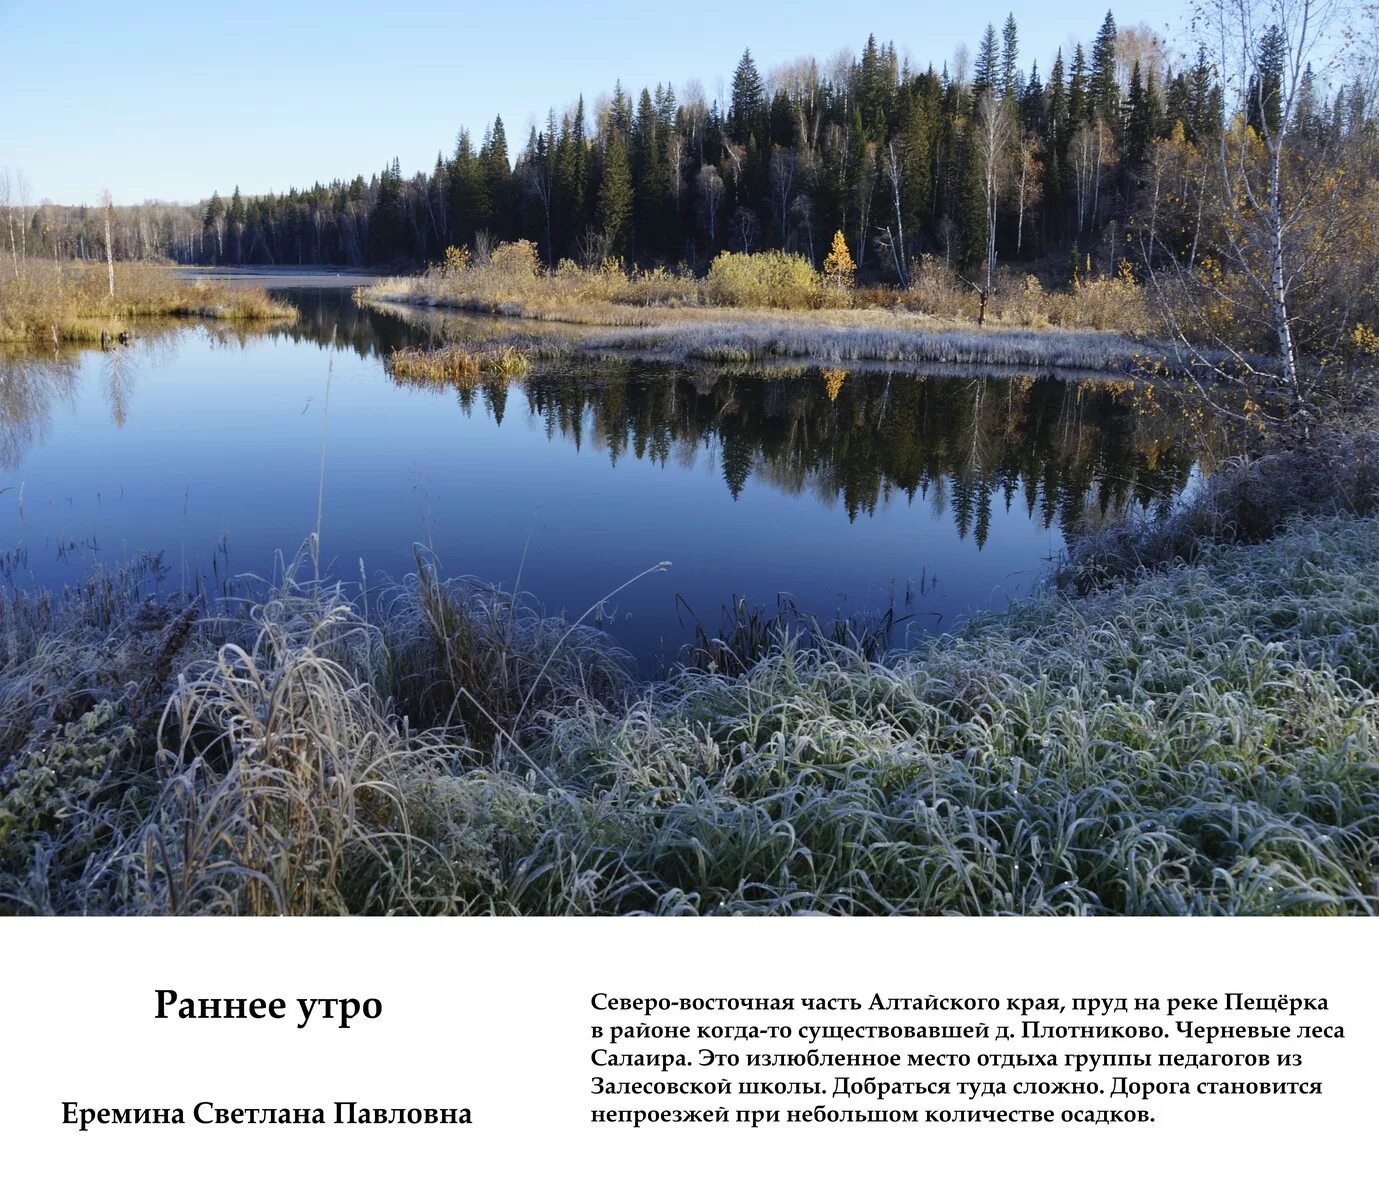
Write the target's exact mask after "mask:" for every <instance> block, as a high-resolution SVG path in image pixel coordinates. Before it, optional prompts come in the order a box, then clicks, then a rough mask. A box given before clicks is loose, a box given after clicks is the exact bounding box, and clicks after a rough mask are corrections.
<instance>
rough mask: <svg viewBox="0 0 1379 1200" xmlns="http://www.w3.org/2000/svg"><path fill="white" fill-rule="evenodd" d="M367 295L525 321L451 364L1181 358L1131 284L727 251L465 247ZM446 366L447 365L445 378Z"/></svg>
mask: <svg viewBox="0 0 1379 1200" xmlns="http://www.w3.org/2000/svg"><path fill="white" fill-rule="evenodd" d="M355 294H356V299H357V300H358V301H359V302H360V303H363V304H366V305H371V306H375V307H378V308H381V309H385V310H387V311H391V312H394V313H397V314H399V315H403V316H408V315H413V314H416V310H418V309H432V310H451V311H456V312H463V313H473V314H478V315H483V316H492V317H499V318H503V319H505V320H508V321H511V322H513V323H514V325H515V326H517V328H515V329H514V331H513V334H512V337H511V341H510V343H509V344H508V345H506V346H500V345H496V344H493V343H492V342H490V343H488V344H473V343H469V342H467V341H466V340H465V339H464V338H463V337H462V336H461V338H460V339H459V340H458V342H457V343H456V342H452V344H449V345H446V346H445V347H444V348H443V350H441V351H440V352H439V353H440V356H441V357H442V358H443V357H445V356H447V355H448V356H449V357H450V360H451V361H452V362H453V361H454V360H455V357H456V355H457V354H458V353H461V352H468V353H469V354H470V355H472V356H474V357H475V358H477V359H495V360H496V359H498V358H500V357H501V354H502V351H503V350H504V349H506V350H507V351H509V352H510V353H512V354H520V355H524V356H525V357H527V358H528V359H529V360H530V359H532V358H544V357H555V356H563V355H568V354H584V355H592V356H599V355H606V354H620V355H627V356H630V357H642V358H656V359H667V360H672V361H690V360H699V361H709V362H718V363H754V362H768V361H772V360H779V359H782V358H788V359H799V360H807V361H809V362H812V363H821V364H828V363H844V362H846V363H888V364H915V365H919V364H924V363H936V364H940V365H944V364H946V365H971V366H993V367H1010V368H1028V369H1031V370H1054V371H1057V370H1075V371H1115V372H1131V371H1158V370H1162V369H1163V368H1164V364H1165V362H1166V361H1167V359H1168V358H1169V357H1170V356H1171V353H1172V352H1171V349H1170V348H1168V347H1166V346H1165V345H1163V344H1160V343H1158V342H1156V341H1155V340H1154V339H1153V338H1152V337H1151V336H1150V335H1151V334H1152V333H1153V332H1154V331H1155V329H1156V326H1155V323H1154V321H1153V319H1152V317H1151V315H1150V306H1149V304H1148V302H1147V300H1146V298H1145V296H1144V294H1143V291H1142V289H1141V288H1140V287H1139V285H1138V284H1136V283H1135V282H1134V281H1133V280H1132V279H1130V278H1129V277H1128V276H1122V277H1117V278H1112V279H1092V280H1088V281H1086V282H1078V283H1074V284H1073V285H1072V287H1071V288H1070V289H1069V290H1067V291H1065V292H1046V291H1045V290H1044V289H1043V287H1042V286H1041V285H1040V283H1039V282H1038V280H1037V279H1035V278H1034V277H1033V276H1027V277H1025V278H1023V279H1021V280H1018V281H1011V280H1005V281H1003V286H1002V288H1001V289H1000V290H999V291H997V292H995V293H994V294H993V296H992V297H991V298H990V308H989V309H987V307H986V304H985V303H984V302H983V300H982V299H981V298H979V297H978V296H977V295H976V294H975V293H974V292H973V290H972V289H971V287H970V286H969V285H967V284H965V283H964V281H963V280H961V279H960V278H959V277H958V275H957V274H956V273H955V272H953V271H951V270H949V269H948V268H946V267H945V266H944V265H943V264H942V263H941V262H937V261H933V260H930V261H928V262H926V263H924V264H921V266H920V267H919V268H918V270H917V277H916V280H915V283H914V284H913V285H912V286H911V287H910V288H908V289H903V290H902V289H896V288H889V287H869V288H855V287H854V286H853V285H852V283H851V282H850V272H846V273H837V272H835V273H834V275H832V276H830V274H829V273H828V272H827V271H824V272H820V271H816V270H815V269H814V268H813V267H812V266H811V265H810V264H809V262H808V261H807V260H806V259H804V258H802V257H800V256H797V255H791V254H784V253H780V252H763V253H756V254H722V255H720V256H719V257H718V258H717V259H715V260H714V262H713V263H712V264H711V266H710V268H709V271H708V274H707V275H706V276H705V277H704V278H703V279H698V278H696V277H694V276H693V275H692V274H690V273H688V272H675V271H668V270H666V269H664V268H656V269H652V270H648V271H638V270H633V271H630V272H629V271H628V270H626V269H625V268H624V267H623V265H622V264H621V263H619V262H615V261H612V260H610V261H607V262H604V263H603V264H602V265H600V266H598V267H595V268H585V267H579V266H577V265H575V264H574V263H571V262H564V263H561V264H560V266H559V267H557V268H556V269H554V270H551V271H547V270H543V269H542V268H541V266H540V261H539V257H538V254H537V248H536V246H535V245H534V244H533V243H530V242H514V243H501V244H499V245H497V246H495V247H493V248H492V249H491V250H486V251H485V252H484V254H483V256H482V257H481V258H479V259H476V258H475V257H474V256H473V255H472V254H471V253H470V252H469V251H468V250H458V249H453V248H452V251H451V252H450V253H449V254H448V255H447V259H446V262H445V263H444V264H443V265H439V266H436V267H433V268H431V269H429V270H428V271H426V272H424V273H423V274H420V275H413V276H400V277H392V278H388V279H382V280H379V281H378V282H376V283H372V284H369V285H366V286H363V287H360V288H358V289H357V290H356V293H355ZM409 310H411V311H410V313H409ZM418 315H419V314H418ZM979 320H980V323H979ZM524 324H526V325H529V327H530V328H529V329H522V328H521V326H522V325H524ZM442 336H444V334H443V335H442ZM453 338H454V335H453V334H451V335H450V338H447V339H446V340H447V341H451V339H453ZM402 370H403V372H410V373H411V374H412V377H418V376H422V375H426V374H432V373H433V372H431V371H430V370H424V369H423V367H422V355H421V354H420V353H413V352H409V355H408V361H407V362H406V363H405V364H402ZM446 370H447V367H446V366H445V364H444V363H443V362H440V361H439V359H438V362H437V364H436V371H437V372H439V373H440V375H444V374H445V372H446ZM501 373H502V372H501V371H500V374H501Z"/></svg>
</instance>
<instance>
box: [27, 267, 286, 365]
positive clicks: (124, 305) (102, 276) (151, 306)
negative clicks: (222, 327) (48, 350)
mask: <svg viewBox="0 0 1379 1200" xmlns="http://www.w3.org/2000/svg"><path fill="white" fill-rule="evenodd" d="M176 317H186V318H202V319H210V320H216V321H229V322H242V323H264V324H267V323H274V322H286V321H293V320H295V319H296V318H297V310H296V309H295V308H294V307H293V306H292V305H290V304H286V303H283V302H282V301H280V300H275V299H273V298H272V297H271V296H269V295H268V293H267V292H265V291H263V290H261V289H258V288H249V287H241V286H238V285H231V284H228V283H222V282H219V281H214V280H195V281H191V282H188V281H185V280H183V279H181V278H180V277H179V276H178V275H177V273H176V271H175V270H174V269H173V268H172V267H170V266H164V265H161V264H157V263H146V262H119V263H116V264H115V292H114V295H113V296H112V295H111V294H110V286H109V277H108V275H107V271H106V267H105V265H104V264H101V265H93V264H84V263H61V264H58V263H46V262H36V261H32V260H30V261H28V262H26V263H25V265H24V269H23V270H22V271H20V272H18V273H5V274H4V275H3V277H0V342H18V343H29V344H33V343H39V344H52V345H57V344H60V343H64V342H75V343H97V342H100V341H101V340H102V337H103V336H104V337H107V338H113V337H119V336H120V335H121V334H126V333H129V332H132V331H134V330H135V329H136V327H137V325H138V323H139V322H141V321H145V320H152V319H157V318H176Z"/></svg>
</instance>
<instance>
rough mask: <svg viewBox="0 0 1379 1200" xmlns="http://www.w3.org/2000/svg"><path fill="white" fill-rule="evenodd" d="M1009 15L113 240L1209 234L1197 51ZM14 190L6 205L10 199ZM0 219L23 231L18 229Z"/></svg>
mask: <svg viewBox="0 0 1379 1200" xmlns="http://www.w3.org/2000/svg"><path fill="white" fill-rule="evenodd" d="M1284 53H1285V46H1284V44H1283V39H1282V38H1281V36H1280V35H1279V34H1278V32H1277V29H1273V30H1266V31H1265V32H1264V33H1263V35H1262V36H1261V37H1260V38H1259V39H1258V46H1257V52H1256V54H1255V64H1254V66H1255V70H1256V72H1257V80H1256V81H1253V82H1252V84H1251V87H1250V93H1251V94H1252V95H1254V96H1256V97H1257V98H1258V99H1257V100H1256V102H1255V104H1254V107H1255V108H1256V109H1258V110H1261V111H1255V112H1252V113H1249V114H1246V118H1247V119H1248V120H1249V121H1251V122H1254V123H1256V124H1257V125H1259V126H1261V127H1266V128H1267V127H1268V124H1269V120H1270V118H1271V116H1273V115H1275V114H1274V113H1271V112H1270V111H1268V110H1270V109H1274V110H1277V108H1278V105H1279V103H1280V88H1279V82H1278V81H1279V80H1280V79H1281V78H1282V76H1283V74H1284V69H1285V65H1286V64H1285V62H1284ZM1021 63H1022V58H1021V41H1020V33H1019V30H1018V28H1017V26H1016V22H1015V20H1014V18H1013V17H1010V18H1008V19H1007V20H1006V21H1005V23H1004V26H1003V28H1001V29H999V30H998V29H997V28H996V27H995V26H992V25H988V26H987V28H986V30H985V32H984V33H983V34H982V35H981V38H980V40H979V43H978V48H977V50H976V53H975V55H972V56H970V61H969V55H968V54H967V52H966V51H965V50H964V49H963V48H961V47H960V48H959V50H958V51H957V52H956V53H955V54H954V55H953V57H952V58H951V59H950V60H949V61H947V62H946V63H945V64H944V65H943V66H942V67H941V68H939V69H935V68H934V67H933V66H932V65H929V66H926V67H924V68H923V69H918V68H916V67H915V66H914V65H913V64H912V63H911V62H909V61H907V60H905V59H903V58H902V57H900V56H899V55H898V53H897V51H896V49H895V44H894V43H893V42H883V41H879V40H878V39H877V38H875V37H870V38H868V39H867V42H866V45H865V48H864V50H863V51H862V54H861V56H860V58H856V57H853V56H852V55H849V54H842V55H838V56H836V57H835V58H834V59H833V60H832V61H830V62H828V63H824V62H821V61H818V60H815V59H812V58H809V59H803V60H800V61H797V62H794V63H791V64H788V65H786V66H783V67H780V68H778V69H776V70H774V71H770V72H768V73H765V74H763V72H762V70H761V69H760V68H759V67H758V65H757V63H756V62H755V61H754V59H753V57H752V54H751V53H750V51H747V52H744V53H743V55H742V57H741V60H740V61H739V62H738V64H737V67H736V70H735V71H734V72H733V74H732V80H731V88H730V93H729V94H728V95H727V96H726V97H724V99H723V100H721V101H712V102H711V101H709V100H707V99H706V96H705V93H704V89H703V88H702V87H701V86H700V85H698V84H697V83H691V84H689V85H687V86H686V87H684V88H683V89H682V91H681V92H680V93H679V94H677V92H676V90H675V89H674V88H673V87H672V86H671V85H670V84H657V85H656V86H655V87H654V88H651V89H647V88H642V89H641V91H640V92H639V93H637V94H636V95H634V94H633V93H632V92H631V91H629V90H626V89H625V88H624V87H623V86H622V85H621V84H620V83H619V84H618V85H616V86H615V87H614V89H613V92H612V94H611V96H610V97H608V98H607V99H605V100H603V101H600V102H599V103H598V104H596V105H594V106H589V105H586V103H585V101H584V100H583V99H582V98H581V99H579V100H578V101H577V102H576V103H575V104H574V105H573V106H572V107H571V108H570V109H569V110H568V111H566V112H565V114H564V115H563V116H561V115H558V114H557V113H556V112H555V111H554V110H552V111H551V112H550V114H549V116H548V117H547V120H546V123H545V127H544V128H540V129H537V128H533V129H532V130H530V132H529V133H528V135H527V138H526V141H525V144H524V145H522V146H521V148H520V149H519V150H518V152H517V153H516V155H515V157H514V155H513V154H512V152H511V150H512V148H511V147H510V144H509V141H508V135H507V131H506V130H505V129H504V127H503V122H502V120H501V118H499V119H496V120H495V121H494V122H493V124H492V126H491V127H490V128H489V129H487V130H486V131H485V133H484V135H483V137H482V138H481V139H480V140H479V141H478V142H477V143H476V141H475V139H474V138H473V137H471V135H470V133H469V132H468V131H466V130H461V131H460V133H459V137H458V139H457V142H456V145H455V148H454V151H453V153H452V154H451V155H450V156H449V157H446V156H444V155H438V156H437V159H436V162H435V166H434V168H433V169H432V170H431V171H430V173H418V174H416V175H414V176H412V177H410V178H406V177H404V176H403V174H402V171H401V168H400V166H399V164H398V162H397V161H396V160H394V161H393V162H392V163H391V164H390V165H388V166H387V167H385V168H384V169H383V170H382V171H380V172H379V173H378V174H376V175H374V176H373V177H372V178H369V179H365V178H364V177H363V176H362V175H360V176H356V177H355V178H354V179H353V180H350V181H344V180H337V181H335V182H333V183H329V184H320V183H318V184H315V185H314V186H312V187H309V188H306V189H303V190H297V189H293V190H292V191H289V192H287V193H286V194H283V195H271V194H270V195H264V196H245V195H243V194H241V192H240V190H239V189H238V188H234V189H232V190H231V191H230V193H229V197H228V199H226V198H225V197H223V196H222V195H220V194H219V193H217V194H215V195H213V196H212V197H211V198H210V199H209V200H208V201H206V202H205V203H204V204H202V205H199V206H175V205H160V204H145V205H140V206H135V207H124V208H119V209H117V210H116V222H115V224H116V233H115V241H116V253H117V256H119V257H126V258H133V257H148V256H159V257H167V258H172V259H174V260H176V261H180V262H196V263H217V264H274V265H304V264H338V265H349V266H365V265H368V266H393V267H398V266H410V265H420V264H423V263H426V262H429V261H435V260H437V259H439V258H440V257H441V255H442V254H443V252H444V250H445V248H446V247H447V246H450V245H463V244H469V245H473V244H474V243H475V242H476V240H477V241H478V242H480V243H481V244H482V243H491V242H496V241H501V240H508V239H513V238H518V237H521V238H526V239H528V240H530V241H532V242H533V243H535V244H536V245H537V246H539V247H540V251H541V254H542V256H543V257H544V258H545V260H546V261H547V262H548V263H550V264H552V265H553V264H554V263H556V262H557V261H559V260H560V259H564V258H571V259H575V260H577V261H581V262H584V263H587V264H596V263H598V262H601V261H603V260H604V259H605V258H606V257H609V256H613V257H618V258H622V259H624V261H626V262H629V263H641V264H650V263H654V262H664V263H685V264H687V265H689V266H690V267H692V268H696V269H702V268H703V267H704V266H705V265H707V262H708V260H709V259H710V258H711V257H712V256H713V255H714V254H715V253H716V252H717V251H719V250H722V249H733V250H745V251H752V250H758V249H766V248H782V249H786V250H790V251H793V252H796V253H799V254H802V255H805V256H807V257H808V258H809V259H810V260H811V261H813V262H814V263H815V264H816V265H817V264H818V263H819V262H820V260H821V259H822V258H823V256H824V255H825V254H826V252H827V250H828V247H829V245H830V240H831V238H832V236H833V233H834V231H835V230H843V231H844V232H845V235H846V238H847V241H848V244H849V247H850V250H851V253H852V255H853V257H854V259H855V261H856V264H857V266H858V268H859V269H860V271H861V272H862V274H863V275H864V276H866V277H870V278H879V279H886V280H889V281H894V282H899V283H901V284H905V283H906V282H908V279H907V274H908V272H909V271H910V270H911V266H910V264H911V263H912V262H913V261H914V259H916V258H917V257H918V256H919V255H921V254H925V253H928V254H933V255H936V256H942V257H943V258H944V259H945V260H946V261H947V262H948V263H950V264H951V265H953V266H957V267H968V268H973V267H978V266H980V265H981V264H982V263H984V262H985V263H988V264H993V265H994V263H995V262H997V261H1000V262H1008V261H1012V260H1023V261H1036V260H1043V262H1044V264H1045V265H1046V266H1047V267H1049V268H1051V269H1053V270H1055V271H1068V272H1074V273H1075V272H1076V270H1077V269H1078V264H1079V263H1086V262H1088V261H1089V260H1088V256H1089V255H1090V256H1091V259H1090V261H1091V262H1092V263H1094V264H1095V265H1096V266H1097V268H1098V269H1100V270H1103V271H1110V270H1114V268H1115V264H1116V258H1117V255H1118V252H1119V251H1118V247H1120V246H1122V245H1125V244H1126V243H1127V241H1128V238H1127V235H1128V234H1129V233H1130V232H1132V231H1134V230H1135V228H1136V224H1137V222H1138V223H1140V224H1141V225H1143V224H1144V223H1146V222H1148V221H1150V220H1153V221H1154V222H1155V223H1157V225H1158V228H1157V229H1156V230H1155V236H1156V237H1163V236H1165V230H1167V229H1170V228H1171V229H1173V230H1174V231H1176V236H1178V237H1179V238H1180V240H1185V239H1191V238H1194V237H1195V236H1197V233H1196V231H1200V229H1201V226H1202V213H1203V209H1204V208H1208V207H1209V206H1210V205H1211V199H1210V197H1209V196H1208V192H1209V190H1210V188H1211V186H1212V185H1211V181H1210V180H1209V178H1208V176H1209V175H1210V174H1211V173H1210V172H1209V171H1208V170H1207V169H1206V168H1207V165H1208V164H1209V161H1210V157H1211V155H1210V151H1208V152H1207V153H1203V150H1204V148H1206V147H1209V146H1211V145H1213V144H1214V143H1215V141H1216V140H1217V139H1218V138H1219V136H1220V131H1221V128H1222V124H1223V122H1224V121H1226V120H1227V119H1228V116H1227V112H1226V105H1225V104H1224V103H1223V97H1222V89H1221V85H1220V83H1219V82H1218V78H1217V74H1216V72H1214V71H1213V69H1212V66H1211V64H1210V63H1209V62H1208V61H1207V59H1206V57H1205V56H1202V55H1199V56H1198V57H1197V58H1196V59H1195V60H1190V61H1188V62H1186V63H1182V62H1180V61H1179V60H1178V59H1177V58H1175V56H1174V55H1172V54H1171V53H1170V52H1169V50H1168V48H1167V47H1166V46H1165V45H1164V44H1163V43H1162V42H1161V41H1160V40H1159V39H1158V38H1157V37H1155V36H1154V35H1153V34H1151V33H1150V31H1149V30H1148V29H1147V27H1145V26H1143V25H1139V26H1136V27H1134V28H1130V29H1122V28H1120V27H1119V26H1118V25H1117V23H1116V20H1115V18H1114V16H1113V15H1112V14H1111V13H1109V12H1108V13H1107V15H1106V19H1105V21H1104V22H1103V23H1102V25H1101V28H1100V29H1099V30H1098V31H1097V32H1096V35H1095V37H1093V38H1092V39H1091V41H1090V44H1089V45H1088V46H1086V47H1084V46H1083V45H1078V46H1076V47H1075V48H1074V49H1073V50H1072V52H1071V53H1070V54H1067V55H1065V54H1064V53H1062V52H1060V53H1059V54H1057V55H1056V56H1055V57H1054V59H1053V61H1052V63H1050V64H1047V65H1046V68H1045V69H1044V70H1042V71H1041V69H1040V67H1039V65H1038V63H1037V62H1036V63H1031V64H1030V65H1029V66H1028V69H1026V68H1025V67H1022V65H1021ZM1331 85H1332V86H1330V88H1329V89H1328V91H1327V97H1326V100H1325V101H1323V99H1322V98H1321V93H1320V89H1314V88H1313V86H1312V81H1311V78H1310V74H1309V76H1308V77H1307V78H1306V79H1305V80H1304V87H1303V94H1302V95H1300V96H1299V97H1298V99H1297V103H1296V106H1295V116H1294V123H1295V125H1296V126H1297V127H1298V128H1299V129H1300V130H1301V131H1303V132H1304V133H1305V134H1307V135H1309V136H1313V137H1315V138H1317V139H1325V140H1327V141H1328V142H1329V143H1331V144H1335V143H1337V142H1338V141H1340V140H1342V139H1343V138H1344V137H1346V136H1350V135H1353V134H1354V133H1355V132H1356V131H1357V130H1358V129H1360V128H1361V127H1362V126H1365V125H1366V123H1367V122H1368V119H1369V113H1368V104H1369V97H1368V96H1367V94H1366V91H1365V89H1364V88H1363V86H1362V85H1361V84H1359V83H1354V84H1346V83H1344V82H1341V81H1335V80H1333V81H1331ZM11 212H13V209H11ZM10 236H11V238H13V237H14V236H15V234H14V230H13V228H11V231H10ZM20 236H21V237H24V238H26V240H27V241H28V242H29V247H28V250H29V252H30V253H48V254H55V255H61V256H71V257H79V258H80V257H98V256H100V255H101V254H102V253H103V242H102V229H101V214H100V213H99V212H98V211H96V210H88V209H65V210H64V209H55V208H51V207H41V208H38V209H34V210H31V213H30V216H29V223H28V228H27V230H25V229H23V228H21V231H20Z"/></svg>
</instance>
